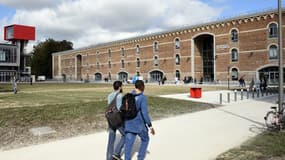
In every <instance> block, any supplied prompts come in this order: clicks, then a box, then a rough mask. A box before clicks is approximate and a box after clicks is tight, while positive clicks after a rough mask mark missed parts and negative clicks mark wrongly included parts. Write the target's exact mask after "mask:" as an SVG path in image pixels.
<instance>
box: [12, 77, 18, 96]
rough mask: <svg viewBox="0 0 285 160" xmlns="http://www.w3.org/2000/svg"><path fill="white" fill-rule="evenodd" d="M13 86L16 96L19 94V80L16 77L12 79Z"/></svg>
mask: <svg viewBox="0 0 285 160" xmlns="http://www.w3.org/2000/svg"><path fill="white" fill-rule="evenodd" d="M12 85H13V92H14V94H17V79H16V77H15V76H14V77H13V79H12Z"/></svg>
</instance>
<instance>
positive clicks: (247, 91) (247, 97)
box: [246, 89, 249, 99]
mask: <svg viewBox="0 0 285 160" xmlns="http://www.w3.org/2000/svg"><path fill="white" fill-rule="evenodd" d="M246 99H249V89H247V90H246Z"/></svg>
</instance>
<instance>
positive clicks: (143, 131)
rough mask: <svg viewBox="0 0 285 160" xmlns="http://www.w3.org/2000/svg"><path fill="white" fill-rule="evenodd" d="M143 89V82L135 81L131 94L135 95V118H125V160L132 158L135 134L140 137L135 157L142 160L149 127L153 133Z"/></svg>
mask: <svg viewBox="0 0 285 160" xmlns="http://www.w3.org/2000/svg"><path fill="white" fill-rule="evenodd" d="M144 89H145V86H144V82H143V81H142V80H138V81H136V83H135V90H134V91H133V92H132V94H133V95H135V96H136V97H135V98H136V107H137V110H138V113H137V116H136V117H135V118H133V119H130V120H125V160H131V158H132V148H133V145H134V142H135V139H136V136H139V137H140V139H141V144H140V147H139V151H138V157H137V159H138V160H144V158H145V155H146V151H147V146H148V144H149V135H148V130H149V129H150V133H151V134H152V135H154V134H155V130H154V129H153V127H152V124H151V120H150V117H149V114H148V106H147V98H146V96H145V95H144V94H143V92H144Z"/></svg>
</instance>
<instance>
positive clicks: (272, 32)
mask: <svg viewBox="0 0 285 160" xmlns="http://www.w3.org/2000/svg"><path fill="white" fill-rule="evenodd" d="M276 37H277V24H276V23H271V24H270V25H269V38H276Z"/></svg>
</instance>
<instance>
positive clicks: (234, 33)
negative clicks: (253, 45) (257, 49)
mask: <svg viewBox="0 0 285 160" xmlns="http://www.w3.org/2000/svg"><path fill="white" fill-rule="evenodd" d="M231 40H232V42H237V41H238V31H237V30H236V29H233V30H232V31H231Z"/></svg>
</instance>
